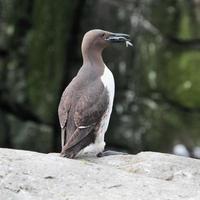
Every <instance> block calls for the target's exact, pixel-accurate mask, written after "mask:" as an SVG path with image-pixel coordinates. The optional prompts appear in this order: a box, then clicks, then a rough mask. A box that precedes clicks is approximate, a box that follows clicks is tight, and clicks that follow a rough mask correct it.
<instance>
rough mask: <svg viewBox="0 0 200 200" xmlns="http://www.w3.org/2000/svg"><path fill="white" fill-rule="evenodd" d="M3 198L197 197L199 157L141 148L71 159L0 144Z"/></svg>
mask: <svg viewBox="0 0 200 200" xmlns="http://www.w3.org/2000/svg"><path fill="white" fill-rule="evenodd" d="M0 199H2V200H36V199H37V200H40V199H41V200H76V199H77V200H82V199H87V200H88V199H89V200H90V199H92V200H95V199H104V200H112V199H113V200H118V199H119V200H122V199H125V200H126V199H127V200H129V199H135V200H151V199H152V200H179V199H180V200H182V199H187V200H199V199H200V161H199V160H195V159H191V158H185V157H178V156H174V155H169V154H162V153H154V152H142V153H139V154H137V155H115V156H108V157H102V158H96V157H82V158H77V159H74V160H71V159H67V158H62V157H59V155H58V154H41V153H36V152H30V151H21V150H11V149H0Z"/></svg>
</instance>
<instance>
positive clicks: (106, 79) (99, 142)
mask: <svg viewBox="0 0 200 200" xmlns="http://www.w3.org/2000/svg"><path fill="white" fill-rule="evenodd" d="M101 81H102V82H103V84H104V87H106V89H107V90H108V95H109V104H108V109H107V110H106V112H105V114H104V116H103V118H102V121H101V124H100V128H99V130H98V132H97V137H96V139H95V142H94V143H93V144H90V145H89V146H87V147H85V148H84V149H83V150H82V151H81V152H80V153H79V154H78V156H79V155H83V154H87V155H88V154H89V155H90V154H92V155H96V154H98V153H100V152H102V151H103V150H104V147H105V142H104V136H105V133H106V131H107V129H108V124H109V121H110V115H111V112H112V107H113V100H114V94H115V82H114V77H113V74H112V72H111V71H110V70H109V69H108V67H107V66H105V70H104V73H103V75H102V76H101Z"/></svg>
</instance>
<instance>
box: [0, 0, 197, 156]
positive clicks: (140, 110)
mask: <svg viewBox="0 0 200 200" xmlns="http://www.w3.org/2000/svg"><path fill="white" fill-rule="evenodd" d="M94 28H99V29H105V30H108V31H112V32H121V33H129V34H131V38H132V42H133V44H134V47H133V48H130V47H129V48H126V47H125V45H115V46H112V47H110V48H109V49H106V50H105V52H104V60H105V62H106V64H107V66H109V67H110V69H111V70H112V71H113V74H114V76H115V80H116V97H115V102H114V108H113V113H112V117H111V122H110V126H109V130H108V131H107V134H106V142H107V147H108V148H114V149H117V150H122V151H127V152H129V153H137V152H139V151H144V150H150V151H160V152H169V153H177V154H184V155H187V156H191V157H200V155H199V151H200V150H199V149H200V0H165V1H163V0H123V1H121V0H95V1H94V0H56V1H55V0H0V147H8V148H17V149H28V150H35V151H40V152H52V151H59V150H60V128H59V123H58V117H57V107H58V103H59V99H60V96H61V94H62V91H63V89H64V88H65V87H66V86H67V84H68V83H69V82H70V81H71V79H72V78H73V76H75V74H76V73H77V71H78V69H79V68H80V66H81V64H82V58H81V51H80V45H81V40H82V37H83V35H84V33H85V32H87V31H88V30H91V29H94Z"/></svg>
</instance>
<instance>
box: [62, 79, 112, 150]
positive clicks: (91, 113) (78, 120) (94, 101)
mask: <svg viewBox="0 0 200 200" xmlns="http://www.w3.org/2000/svg"><path fill="white" fill-rule="evenodd" d="M85 89H86V90H84V93H82V95H81V97H80V98H79V100H78V101H77V103H76V105H74V109H73V108H71V111H72V112H73V113H70V115H71V114H73V119H72V120H73V122H70V121H69V122H66V123H74V124H75V127H76V128H75V130H74V132H73V133H70V131H69V132H68V130H67V129H66V138H67V139H66V144H65V146H64V148H63V151H67V149H70V148H72V147H74V146H75V145H76V144H78V143H80V142H82V141H83V140H84V139H85V138H87V136H88V134H91V133H92V134H94V132H95V130H96V128H97V127H98V125H99V123H100V120H101V118H102V116H103V115H104V113H105V111H106V110H107V107H108V103H109V102H108V100H109V97H108V93H107V90H106V88H105V87H104V86H103V84H102V82H101V81H100V80H99V81H95V82H93V83H92V84H90V85H89V86H88V87H87V88H85ZM71 111H69V112H71ZM66 127H67V126H66ZM88 142H89V140H88ZM83 143H84V145H83V147H84V146H87V145H88V144H87V143H85V142H84V141H83Z"/></svg>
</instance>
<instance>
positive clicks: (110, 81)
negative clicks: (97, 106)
mask: <svg viewBox="0 0 200 200" xmlns="http://www.w3.org/2000/svg"><path fill="white" fill-rule="evenodd" d="M101 81H102V83H103V85H104V87H105V88H106V89H107V90H108V95H109V104H112V103H113V98H114V93H115V82H114V77H113V74H112V72H111V71H110V70H109V69H108V67H107V66H106V65H105V69H104V72H103V75H102V76H101Z"/></svg>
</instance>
